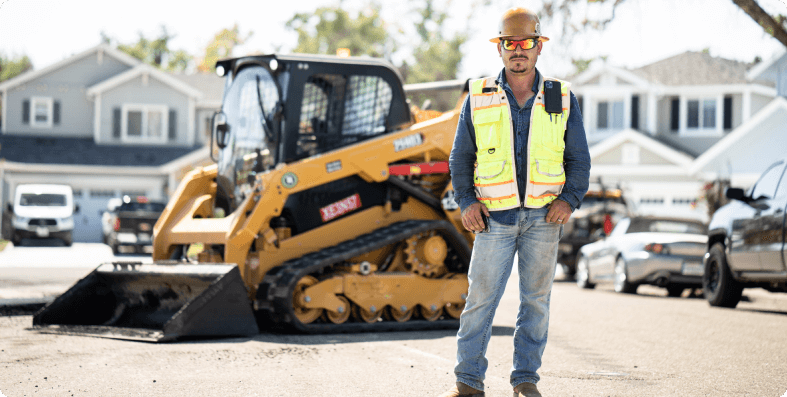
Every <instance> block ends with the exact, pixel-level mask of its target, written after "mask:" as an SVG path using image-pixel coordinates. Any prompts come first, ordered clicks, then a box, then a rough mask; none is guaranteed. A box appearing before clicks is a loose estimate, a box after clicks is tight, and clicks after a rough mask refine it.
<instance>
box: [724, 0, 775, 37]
mask: <svg viewBox="0 0 787 397" xmlns="http://www.w3.org/2000/svg"><path fill="white" fill-rule="evenodd" d="M732 2H733V3H735V5H737V6H738V7H740V8H741V10H743V11H744V12H746V13H747V14H749V16H750V17H751V18H752V19H754V21H755V22H757V23H758V24H760V26H762V28H763V29H765V31H766V32H767V33H768V34H770V35H771V36H773V37H774V38H775V39H776V40H779V42H781V43H782V44H783V45H784V46H785V47H787V30H785V29H784V26H782V25H780V24H779V23H778V22H776V20H775V19H773V17H772V16H771V15H770V14H768V13H767V12H765V10H763V9H762V7H760V5H759V4H757V1H756V0H732Z"/></svg>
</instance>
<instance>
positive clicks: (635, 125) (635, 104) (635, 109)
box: [631, 95, 639, 130]
mask: <svg viewBox="0 0 787 397" xmlns="http://www.w3.org/2000/svg"><path fill="white" fill-rule="evenodd" d="M631 128H632V129H635V130H638V129H639V95H634V96H632V97H631Z"/></svg>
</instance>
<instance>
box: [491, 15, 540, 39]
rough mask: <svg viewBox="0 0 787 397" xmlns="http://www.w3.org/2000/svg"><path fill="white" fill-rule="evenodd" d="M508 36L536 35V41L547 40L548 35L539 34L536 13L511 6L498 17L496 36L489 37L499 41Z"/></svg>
mask: <svg viewBox="0 0 787 397" xmlns="http://www.w3.org/2000/svg"><path fill="white" fill-rule="evenodd" d="M509 37H524V38H530V37H538V41H548V40H549V37H545V36H542V35H541V23H539V21H538V15H536V13H534V12H533V11H530V10H528V9H526V8H512V9H510V10H508V11H506V12H505V13H504V14H503V17H502V18H500V30H499V31H498V35H497V37H494V38H492V39H489V41H491V42H493V43H499V42H500V40H502V39H507V38H509Z"/></svg>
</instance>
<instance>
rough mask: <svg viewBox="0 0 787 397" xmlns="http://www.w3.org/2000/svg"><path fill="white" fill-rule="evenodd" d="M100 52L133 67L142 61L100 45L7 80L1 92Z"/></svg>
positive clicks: (2, 85)
mask: <svg viewBox="0 0 787 397" xmlns="http://www.w3.org/2000/svg"><path fill="white" fill-rule="evenodd" d="M98 52H103V53H104V54H106V55H109V56H111V57H113V58H115V59H117V60H118V61H120V62H122V63H125V64H126V65H128V66H131V67H134V66H137V65H139V64H140V63H141V61H139V60H138V59H136V58H134V57H132V56H131V55H128V54H126V53H124V52H121V51H118V50H116V49H114V48H112V47H110V46H109V45H107V44H99V45H97V46H95V47H93V48H90V49H88V50H85V51H83V52H80V53H79V54H76V55H72V56H70V57H68V58H65V59H63V60H61V61H60V62H57V63H55V64H52V65H49V66H47V67H45V68H43V69H38V70H32V71H29V72H26V73H22V74H20V75H19V76H16V77H14V78H12V79H9V80H6V81H4V82H2V83H0V91H4V90H7V89H9V88H13V87H16V86H18V85H22V84H24V83H27V82H28V81H31V80H34V79H36V78H38V77H41V76H43V75H46V74H48V73H51V72H53V71H55V70H58V69H61V68H63V67H64V66H67V65H70V64H72V63H74V62H76V61H78V60H80V59H82V58H85V57H87V56H90V55H93V54H96V53H98Z"/></svg>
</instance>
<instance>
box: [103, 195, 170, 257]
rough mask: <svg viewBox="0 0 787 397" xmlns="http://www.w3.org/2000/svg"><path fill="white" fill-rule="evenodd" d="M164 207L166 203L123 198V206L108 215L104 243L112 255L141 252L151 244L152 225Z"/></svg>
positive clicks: (140, 198) (139, 198)
mask: <svg viewBox="0 0 787 397" xmlns="http://www.w3.org/2000/svg"><path fill="white" fill-rule="evenodd" d="M166 206H167V204H166V203H163V202H156V201H149V200H147V199H145V198H142V197H138V198H136V199H130V198H128V197H125V198H124V200H123V204H121V205H120V206H119V207H117V209H116V210H115V211H113V212H112V213H110V214H109V220H108V221H109V222H110V224H111V228H109V232H108V233H107V235H106V236H104V241H105V242H106V244H107V245H109V246H110V247H112V252H113V253H114V254H118V253H120V252H121V251H131V252H143V251H144V250H145V247H149V246H151V245H152V244H153V225H155V224H156V221H157V220H158V218H159V216H161V213H162V212H163V211H164V207H166Z"/></svg>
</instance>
